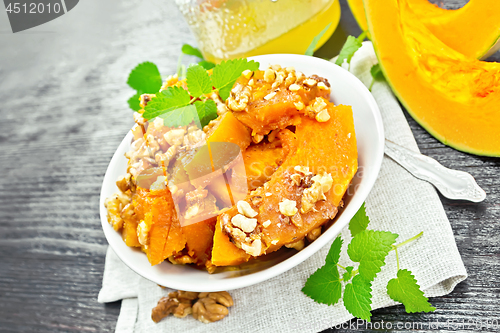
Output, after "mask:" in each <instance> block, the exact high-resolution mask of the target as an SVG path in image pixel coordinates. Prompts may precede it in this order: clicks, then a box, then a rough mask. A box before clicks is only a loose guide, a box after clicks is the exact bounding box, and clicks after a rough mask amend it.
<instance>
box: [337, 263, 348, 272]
mask: <svg viewBox="0 0 500 333" xmlns="http://www.w3.org/2000/svg"><path fill="white" fill-rule="evenodd" d="M337 266H339V267H340V268H342V269H343V270H346V271H347V268H345V267H344V266H342V265H341V264H337Z"/></svg>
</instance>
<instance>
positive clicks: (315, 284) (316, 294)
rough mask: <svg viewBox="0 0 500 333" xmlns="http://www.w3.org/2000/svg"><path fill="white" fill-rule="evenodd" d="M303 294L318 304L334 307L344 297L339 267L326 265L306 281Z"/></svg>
mask: <svg viewBox="0 0 500 333" xmlns="http://www.w3.org/2000/svg"><path fill="white" fill-rule="evenodd" d="M302 292H303V293H304V294H306V295H307V296H309V297H311V298H312V299H313V300H315V301H316V302H318V303H323V304H328V305H333V304H336V303H337V302H338V301H339V299H340V297H342V285H341V283H340V278H339V270H338V269H337V266H330V265H325V266H323V267H321V268H319V269H318V270H317V271H316V272H314V273H313V274H312V275H311V276H310V277H309V278H308V279H307V281H306V284H305V286H304V288H302Z"/></svg>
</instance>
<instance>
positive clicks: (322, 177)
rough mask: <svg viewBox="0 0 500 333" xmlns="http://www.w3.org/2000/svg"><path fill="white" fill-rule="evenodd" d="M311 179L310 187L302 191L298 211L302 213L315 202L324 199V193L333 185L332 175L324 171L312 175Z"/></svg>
mask: <svg viewBox="0 0 500 333" xmlns="http://www.w3.org/2000/svg"><path fill="white" fill-rule="evenodd" d="M311 180H312V182H313V183H312V185H311V187H309V188H306V189H305V190H304V192H302V199H301V208H300V212H301V213H303V214H304V213H307V212H309V211H310V210H311V209H312V208H313V207H314V205H315V204H316V202H318V201H320V200H326V197H325V193H326V192H328V191H329V190H330V188H331V187H332V185H333V179H332V175H331V174H329V173H326V172H324V171H323V172H322V173H321V174H317V175H315V176H314V177H312V178H311Z"/></svg>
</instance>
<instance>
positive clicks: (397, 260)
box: [394, 247, 399, 272]
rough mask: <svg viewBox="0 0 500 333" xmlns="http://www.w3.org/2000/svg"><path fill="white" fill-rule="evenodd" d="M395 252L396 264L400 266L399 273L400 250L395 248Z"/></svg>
mask: <svg viewBox="0 0 500 333" xmlns="http://www.w3.org/2000/svg"><path fill="white" fill-rule="evenodd" d="M394 252H396V263H397V265H398V272H399V254H398V248H397V247H396V248H394Z"/></svg>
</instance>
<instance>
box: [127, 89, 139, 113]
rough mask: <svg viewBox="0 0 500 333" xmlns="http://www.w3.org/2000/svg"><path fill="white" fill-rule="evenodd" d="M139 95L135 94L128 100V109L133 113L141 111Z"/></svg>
mask: <svg viewBox="0 0 500 333" xmlns="http://www.w3.org/2000/svg"><path fill="white" fill-rule="evenodd" d="M141 95H142V94H141V93H137V94H135V95H134V96H132V97H130V98H129V99H128V106H130V108H131V109H132V110H134V111H139V110H140V109H141V106H140V104H141V101H140V98H141Z"/></svg>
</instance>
